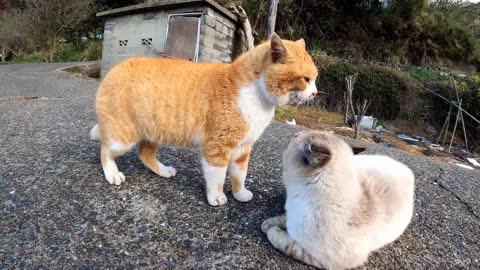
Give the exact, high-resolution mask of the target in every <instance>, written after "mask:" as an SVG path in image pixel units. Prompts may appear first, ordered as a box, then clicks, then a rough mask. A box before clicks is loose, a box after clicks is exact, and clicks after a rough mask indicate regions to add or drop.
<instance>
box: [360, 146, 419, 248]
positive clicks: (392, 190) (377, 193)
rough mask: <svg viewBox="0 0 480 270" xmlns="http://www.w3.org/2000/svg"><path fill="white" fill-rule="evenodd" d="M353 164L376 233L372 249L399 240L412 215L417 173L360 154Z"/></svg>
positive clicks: (383, 158) (389, 161)
mask: <svg viewBox="0 0 480 270" xmlns="http://www.w3.org/2000/svg"><path fill="white" fill-rule="evenodd" d="M354 164H355V167H356V169H357V173H358V176H359V179H360V183H361V186H362V189H363V190H364V196H365V200H366V201H368V203H367V205H368V209H366V212H365V214H366V216H367V217H368V218H369V220H370V222H368V226H371V227H372V228H370V231H372V232H379V233H374V235H373V237H372V243H371V244H372V245H371V246H372V250H375V249H378V248H380V247H382V246H383V245H385V244H388V243H390V242H392V241H394V240H395V239H396V238H398V237H399V236H400V235H401V234H402V232H403V231H404V230H405V228H406V227H407V226H408V224H409V223H410V220H411V218H412V215H413V200H414V181H415V180H414V178H415V177H414V174H413V172H412V171H411V170H410V168H408V167H407V166H406V165H404V164H402V163H400V162H398V161H396V160H394V159H392V158H390V157H386V156H378V155H372V156H370V155H357V156H355V157H354Z"/></svg>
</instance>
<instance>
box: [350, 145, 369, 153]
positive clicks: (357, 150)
mask: <svg viewBox="0 0 480 270" xmlns="http://www.w3.org/2000/svg"><path fill="white" fill-rule="evenodd" d="M365 150H367V148H365V147H353V146H352V151H353V154H354V155H358V154H360V153H362V152H363V151H365Z"/></svg>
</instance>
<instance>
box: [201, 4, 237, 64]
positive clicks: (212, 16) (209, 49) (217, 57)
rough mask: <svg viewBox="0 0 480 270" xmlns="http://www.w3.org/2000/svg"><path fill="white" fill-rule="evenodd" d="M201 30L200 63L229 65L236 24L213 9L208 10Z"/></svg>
mask: <svg viewBox="0 0 480 270" xmlns="http://www.w3.org/2000/svg"><path fill="white" fill-rule="evenodd" d="M206 13H207V14H205V15H204V16H203V19H202V20H203V21H202V25H201V28H200V36H201V38H200V51H199V58H198V61H199V62H205V63H222V62H224V63H229V62H231V61H232V49H233V40H234V39H233V37H234V34H235V29H236V24H235V22H233V21H232V20H230V19H228V18H227V17H224V16H222V15H221V14H219V13H218V12H217V11H215V10H213V9H212V8H207V12H206Z"/></svg>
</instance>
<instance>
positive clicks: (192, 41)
mask: <svg viewBox="0 0 480 270" xmlns="http://www.w3.org/2000/svg"><path fill="white" fill-rule="evenodd" d="M199 23H200V17H191V16H190V17H189V16H181V15H176V16H171V17H170V20H169V22H168V34H167V41H166V44H165V55H166V56H170V57H175V58H183V59H188V60H192V61H196V60H197V59H196V57H197V55H196V54H197V45H198V31H199V30H200V29H199Z"/></svg>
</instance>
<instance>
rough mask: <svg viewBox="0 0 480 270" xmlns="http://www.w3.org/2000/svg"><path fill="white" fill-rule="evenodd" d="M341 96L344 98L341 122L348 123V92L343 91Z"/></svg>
mask: <svg viewBox="0 0 480 270" xmlns="http://www.w3.org/2000/svg"><path fill="white" fill-rule="evenodd" d="M343 98H344V102H345V105H344V106H345V115H344V117H343V122H345V124H348V107H349V106H348V104H349V103H348V94H347V93H343Z"/></svg>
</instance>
